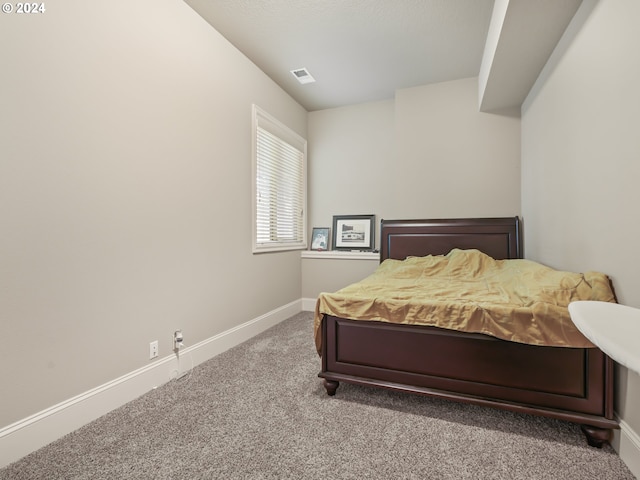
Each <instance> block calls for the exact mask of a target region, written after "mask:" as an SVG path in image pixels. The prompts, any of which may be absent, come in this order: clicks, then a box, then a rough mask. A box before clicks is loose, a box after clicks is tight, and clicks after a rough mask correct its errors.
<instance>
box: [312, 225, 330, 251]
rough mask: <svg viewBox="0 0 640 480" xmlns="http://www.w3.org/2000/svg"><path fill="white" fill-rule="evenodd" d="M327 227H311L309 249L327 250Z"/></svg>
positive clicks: (328, 229) (328, 238)
mask: <svg viewBox="0 0 640 480" xmlns="http://www.w3.org/2000/svg"><path fill="white" fill-rule="evenodd" d="M330 230H331V229H330V228H329V227H313V230H312V231H311V250H315V251H318V252H321V251H324V250H329V240H330V237H329V231H330Z"/></svg>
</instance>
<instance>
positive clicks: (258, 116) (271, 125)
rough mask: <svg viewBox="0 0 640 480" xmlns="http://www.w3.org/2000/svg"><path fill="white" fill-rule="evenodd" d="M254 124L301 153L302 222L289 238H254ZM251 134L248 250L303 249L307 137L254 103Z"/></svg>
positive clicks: (255, 236)
mask: <svg viewBox="0 0 640 480" xmlns="http://www.w3.org/2000/svg"><path fill="white" fill-rule="evenodd" d="M258 128H261V129H263V130H266V131H267V132H268V133H270V134H271V135H274V136H275V137H277V138H278V139H279V140H280V141H282V142H284V143H286V144H288V145H289V146H291V147H293V148H294V149H296V150H297V151H299V152H300V153H302V179H301V182H302V198H301V208H302V212H301V216H302V219H301V222H302V226H301V231H300V237H299V238H297V239H295V240H293V241H279V240H273V241H269V242H259V241H258V184H257V182H258V178H257V175H258ZM251 135H252V152H251V192H252V195H251V197H252V198H251V205H252V252H253V253H254V254H255V253H266V252H283V251H289V250H304V249H306V248H307V140H306V139H305V138H303V137H301V136H300V135H298V134H297V133H296V132H294V131H293V130H292V129H290V128H289V127H287V126H286V125H285V124H283V123H282V122H280V121H279V120H278V119H276V118H275V117H273V116H272V115H270V114H269V113H267V112H266V111H264V110H263V109H261V108H260V107H259V106H257V105H255V104H253V105H252V126H251Z"/></svg>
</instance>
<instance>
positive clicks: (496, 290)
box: [314, 249, 615, 352]
mask: <svg viewBox="0 0 640 480" xmlns="http://www.w3.org/2000/svg"><path fill="white" fill-rule="evenodd" d="M574 300H600V301H605V302H615V296H614V294H613V291H612V290H611V286H610V283H609V279H608V277H607V276H606V275H604V274H602V273H598V272H587V273H584V274H581V273H571V272H562V271H558V270H554V269H552V268H549V267H546V266H544V265H541V264H539V263H536V262H533V261H530V260H494V259H493V258H491V257H489V256H487V255H485V254H483V253H481V252H480V251H478V250H457V249H456V250H452V251H451V252H450V253H449V254H447V255H445V256H442V255H439V256H431V255H430V256H426V257H410V258H408V259H406V260H403V261H399V260H391V259H388V260H385V261H384V262H382V263H381V264H380V266H379V267H378V268H377V270H376V271H375V272H374V273H373V274H372V275H370V276H368V277H367V278H365V279H364V280H362V281H360V282H357V283H354V284H352V285H349V286H348V287H345V288H343V289H342V290H339V291H337V292H336V293H321V294H320V296H319V297H318V300H317V303H316V311H315V320H314V335H315V342H316V348H317V349H318V352H320V349H321V341H322V338H321V333H320V324H321V321H322V316H323V314H329V315H334V316H336V317H341V318H349V319H354V320H378V321H383V322H393V323H406V324H420V325H432V326H437V327H441V328H447V329H453V330H461V331H465V332H474V333H484V334H488V335H492V336H494V337H498V338H501V339H504V340H510V341H513V342H520V343H527V344H532V345H547V346H560V347H593V344H592V343H591V342H589V340H587V339H586V338H585V337H584V336H583V335H582V334H581V333H580V332H579V331H578V330H577V329H576V327H575V326H574V324H573V322H572V321H571V318H570V317H569V311H568V309H567V306H568V305H569V302H572V301H574Z"/></svg>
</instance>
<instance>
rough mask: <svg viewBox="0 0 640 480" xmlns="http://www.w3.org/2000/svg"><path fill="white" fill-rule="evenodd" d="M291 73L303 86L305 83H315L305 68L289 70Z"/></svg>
mask: <svg viewBox="0 0 640 480" xmlns="http://www.w3.org/2000/svg"><path fill="white" fill-rule="evenodd" d="M291 73H292V74H293V76H294V77H296V78H297V79H298V81H299V82H300V83H302V84H303V85H304V84H305V83H313V82H315V81H316V79H315V78H313V77H312V76H311V74H310V73H309V72H308V71H307V69H306V68H296V69H295V70H291Z"/></svg>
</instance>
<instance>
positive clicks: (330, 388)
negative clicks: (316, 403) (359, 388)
mask: <svg viewBox="0 0 640 480" xmlns="http://www.w3.org/2000/svg"><path fill="white" fill-rule="evenodd" d="M323 383H324V388H326V389H327V395H329V396H332V397H333V396H334V395H335V394H336V390H337V389H338V387H339V386H340V382H336V381H335V380H327V379H326V378H325V379H324V382H323Z"/></svg>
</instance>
